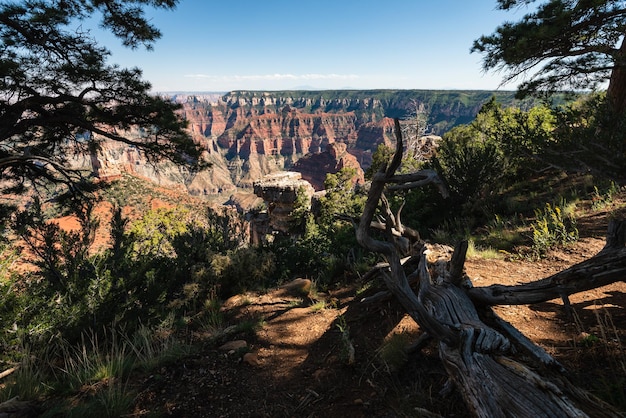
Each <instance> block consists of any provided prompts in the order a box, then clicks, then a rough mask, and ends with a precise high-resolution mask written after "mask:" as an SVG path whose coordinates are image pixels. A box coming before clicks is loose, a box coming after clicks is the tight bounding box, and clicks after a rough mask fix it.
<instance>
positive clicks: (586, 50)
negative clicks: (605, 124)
mask: <svg viewBox="0 0 626 418" xmlns="http://www.w3.org/2000/svg"><path fill="white" fill-rule="evenodd" d="M535 1H536V0H497V4H498V6H497V7H498V8H499V9H501V10H510V9H512V8H515V7H521V6H526V5H530V4H532V3H535ZM625 34H626V1H615V0H576V1H575V0H549V1H542V2H541V4H539V5H538V6H537V8H536V10H534V11H533V12H531V13H528V14H526V15H525V16H524V17H523V18H522V19H521V20H520V21H519V22H516V23H512V22H507V23H504V24H502V25H501V26H499V27H498V28H497V29H496V30H495V32H494V33H493V34H491V35H489V36H482V37H480V38H479V39H477V40H476V41H474V45H473V47H472V52H480V53H482V54H484V60H483V67H484V69H485V70H493V69H496V70H503V71H504V72H505V74H506V76H505V78H504V82H509V81H512V80H514V79H515V78H517V77H518V76H520V75H523V74H528V73H530V72H533V71H536V72H534V74H531V75H530V78H529V80H528V81H525V82H523V83H522V84H521V85H520V86H519V87H518V88H519V93H520V95H521V96H524V95H527V94H529V93H537V92H540V91H548V92H552V91H556V90H560V89H581V88H594V87H596V86H598V85H599V84H601V83H603V82H606V81H609V85H608V89H607V97H608V99H609V102H610V103H611V105H612V106H613V108H614V110H615V111H616V112H617V113H618V114H619V115H621V114H623V113H624V111H626V43H625V42H624V35H625Z"/></svg>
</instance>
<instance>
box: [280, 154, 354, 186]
mask: <svg viewBox="0 0 626 418" xmlns="http://www.w3.org/2000/svg"><path fill="white" fill-rule="evenodd" d="M344 167H352V168H354V169H355V170H356V175H355V176H354V178H353V182H354V183H359V184H362V183H363V182H364V177H363V170H362V169H361V166H360V165H359V162H358V161H357V159H356V158H355V157H354V156H353V155H351V154H350V153H348V152H347V146H346V144H342V143H333V144H329V145H328V146H327V148H326V151H325V152H321V153H317V154H308V155H306V156H304V157H303V158H301V159H299V160H298V161H297V162H296V164H294V166H293V167H292V168H291V170H292V171H296V172H299V173H302V178H303V179H304V180H307V181H308V182H309V183H311V185H312V186H313V188H314V189H315V190H316V191H318V190H323V189H324V180H326V174H329V173H330V174H334V173H336V172H338V171H339V170H341V169H342V168H344Z"/></svg>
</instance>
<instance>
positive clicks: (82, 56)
mask: <svg viewBox="0 0 626 418" xmlns="http://www.w3.org/2000/svg"><path fill="white" fill-rule="evenodd" d="M177 2H178V1H177V0H26V1H21V2H15V1H7V2H2V3H0V180H2V185H3V190H4V191H5V192H19V191H23V190H25V189H26V188H27V186H28V185H29V184H30V185H32V184H35V185H37V184H41V183H44V182H49V181H52V182H57V183H59V182H60V183H65V184H67V185H68V186H70V189H72V188H73V189H76V188H78V187H80V185H81V183H84V182H83V180H84V179H83V178H82V177H81V175H80V173H79V172H78V171H75V170H72V169H70V168H68V167H67V166H66V165H67V164H66V163H67V161H68V156H70V155H72V154H73V153H79V152H86V151H93V150H94V149H97V147H98V144H99V141H101V140H102V139H108V140H113V141H119V142H122V143H126V144H128V145H130V146H135V147H137V148H138V149H140V150H141V151H143V152H144V153H145V155H146V156H147V157H148V160H150V161H156V160H158V159H161V158H168V159H170V160H172V161H175V162H177V163H192V164H193V163H197V162H198V157H199V155H200V150H199V149H198V148H197V147H196V146H195V145H194V143H193V141H192V140H191V138H190V137H189V136H188V135H187V133H186V132H185V130H184V128H185V123H184V122H183V121H182V120H181V119H179V118H178V117H177V115H176V113H175V111H176V109H177V105H175V104H173V103H170V102H168V101H166V100H163V99H161V98H159V97H155V96H153V95H151V94H149V90H150V87H151V86H150V84H149V83H148V82H146V81H144V80H142V73H141V70H140V69H138V68H131V69H126V68H120V67H119V66H117V65H113V64H109V63H107V60H108V59H109V56H110V52H109V51H108V50H107V49H106V48H104V47H102V46H100V45H98V43H97V41H96V39H95V38H94V37H93V35H92V34H91V33H90V32H89V31H88V30H85V29H83V24H84V22H85V21H86V20H87V19H91V18H92V17H93V16H100V18H101V23H100V25H101V27H103V28H105V29H108V30H110V31H111V32H112V33H113V34H114V35H115V36H117V37H118V38H120V39H121V41H122V43H123V44H124V45H125V46H127V47H129V48H138V47H145V48H148V49H151V48H152V45H153V42H154V41H155V40H156V39H158V38H159V37H160V35H161V34H160V32H159V31H158V29H156V28H155V27H153V26H152V25H151V24H150V23H149V22H148V20H147V19H146V17H145V8H146V7H154V8H164V9H173V8H174V7H175V6H176V4H177ZM130 130H132V131H133V135H128V132H129V131H130Z"/></svg>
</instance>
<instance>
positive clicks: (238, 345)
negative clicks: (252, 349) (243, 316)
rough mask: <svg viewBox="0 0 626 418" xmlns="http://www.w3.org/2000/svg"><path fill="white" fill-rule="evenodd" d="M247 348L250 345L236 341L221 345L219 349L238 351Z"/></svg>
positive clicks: (242, 341)
mask: <svg viewBox="0 0 626 418" xmlns="http://www.w3.org/2000/svg"><path fill="white" fill-rule="evenodd" d="M247 347H248V343H247V342H245V341H244V340H235V341H229V342H227V343H225V344H223V345H221V346H220V348H219V349H220V351H237V350H241V349H243V348H247Z"/></svg>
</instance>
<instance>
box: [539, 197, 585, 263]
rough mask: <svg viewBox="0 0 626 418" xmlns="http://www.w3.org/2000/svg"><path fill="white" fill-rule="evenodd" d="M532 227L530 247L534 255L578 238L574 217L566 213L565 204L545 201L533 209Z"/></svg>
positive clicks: (542, 254) (540, 255)
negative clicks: (540, 207) (539, 208)
mask: <svg viewBox="0 0 626 418" xmlns="http://www.w3.org/2000/svg"><path fill="white" fill-rule="evenodd" d="M531 228H532V233H533V235H532V241H533V244H532V249H533V253H534V255H535V256H538V257H542V256H544V255H545V253H546V252H547V251H548V250H549V249H551V248H554V247H555V246H564V245H567V244H569V243H571V242H575V241H577V240H578V228H577V227H576V219H575V218H574V217H573V216H571V215H569V214H568V213H567V205H566V204H565V202H563V203H562V204H561V205H551V204H549V203H546V206H545V207H544V208H543V209H542V210H536V211H535V221H534V222H533V224H532V225H531Z"/></svg>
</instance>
